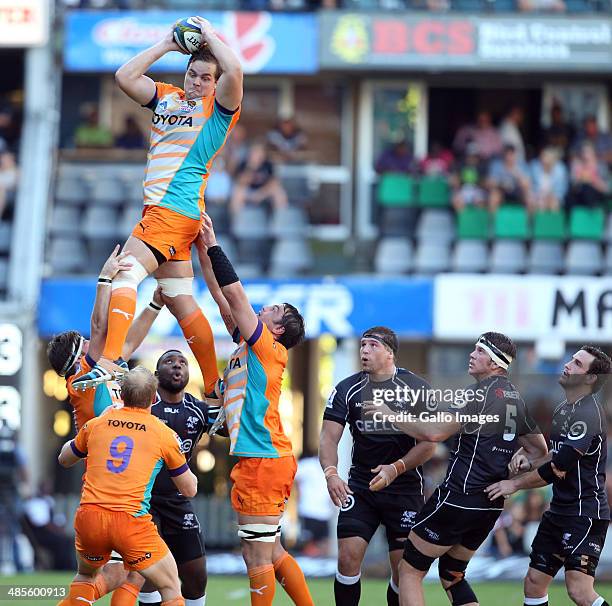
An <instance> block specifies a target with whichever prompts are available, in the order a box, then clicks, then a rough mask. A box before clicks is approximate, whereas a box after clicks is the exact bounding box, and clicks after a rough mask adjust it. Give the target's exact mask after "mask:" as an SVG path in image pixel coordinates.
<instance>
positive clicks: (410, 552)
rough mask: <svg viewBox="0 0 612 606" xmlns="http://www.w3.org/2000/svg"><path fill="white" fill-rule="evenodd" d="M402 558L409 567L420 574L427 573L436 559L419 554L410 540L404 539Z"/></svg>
mask: <svg viewBox="0 0 612 606" xmlns="http://www.w3.org/2000/svg"><path fill="white" fill-rule="evenodd" d="M403 557H404V560H406V562H408V564H410V566H412V567H413V568H416V569H417V570H420V571H422V572H427V571H428V570H429V569H430V568H431V565H432V564H433V563H434V560H435V559H436V558H432V557H431V556H428V555H425V554H424V553H421V552H420V551H419V550H418V549H417V548H416V547H415V546H414V544H413V542H412V541H411V540H410V539H406V544H405V545H404V556H403Z"/></svg>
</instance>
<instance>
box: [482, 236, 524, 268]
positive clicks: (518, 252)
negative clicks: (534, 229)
mask: <svg viewBox="0 0 612 606" xmlns="http://www.w3.org/2000/svg"><path fill="white" fill-rule="evenodd" d="M526 263H527V255H526V252H525V244H523V242H519V241H516V240H496V241H495V242H493V247H492V249H491V263H490V266H489V269H490V271H491V273H494V274H520V273H521V272H523V271H525V265H526Z"/></svg>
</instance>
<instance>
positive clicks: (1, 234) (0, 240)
mask: <svg viewBox="0 0 612 606" xmlns="http://www.w3.org/2000/svg"><path fill="white" fill-rule="evenodd" d="M10 250H11V224H10V223H7V222H6V221H5V222H3V223H0V254H2V253H8V252H9V251H10Z"/></svg>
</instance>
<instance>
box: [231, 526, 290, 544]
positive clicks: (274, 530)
mask: <svg viewBox="0 0 612 606" xmlns="http://www.w3.org/2000/svg"><path fill="white" fill-rule="evenodd" d="M280 532H281V527H280V525H279V524H238V536H239V537H240V538H241V539H244V540H245V541H261V542H262V543H274V541H276V537H277V536H280Z"/></svg>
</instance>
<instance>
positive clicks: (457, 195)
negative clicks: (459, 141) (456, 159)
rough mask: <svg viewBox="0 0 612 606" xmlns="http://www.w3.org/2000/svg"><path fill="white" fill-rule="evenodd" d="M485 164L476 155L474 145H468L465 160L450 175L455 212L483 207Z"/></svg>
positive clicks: (476, 147)
mask: <svg viewBox="0 0 612 606" xmlns="http://www.w3.org/2000/svg"><path fill="white" fill-rule="evenodd" d="M485 177H486V170H485V164H484V162H483V161H482V158H481V157H480V155H479V153H478V146H477V145H476V143H469V144H468V146H467V148H466V152H465V159H464V160H463V161H462V162H461V163H460V164H459V166H458V167H457V170H456V171H455V172H454V173H453V174H452V175H451V179H450V181H451V188H452V192H453V193H452V198H451V200H452V203H453V207H454V209H455V210H456V211H457V212H460V211H461V210H463V209H464V208H465V207H466V206H470V205H474V206H485V204H486V202H487V192H486V190H485V188H484V182H485Z"/></svg>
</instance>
